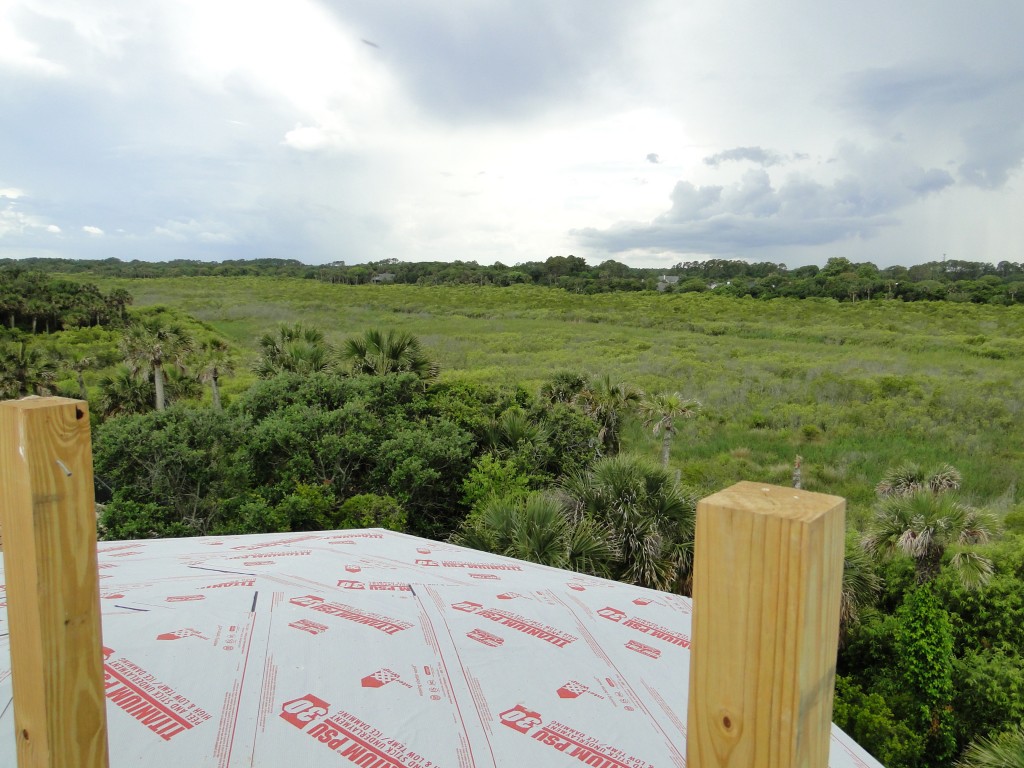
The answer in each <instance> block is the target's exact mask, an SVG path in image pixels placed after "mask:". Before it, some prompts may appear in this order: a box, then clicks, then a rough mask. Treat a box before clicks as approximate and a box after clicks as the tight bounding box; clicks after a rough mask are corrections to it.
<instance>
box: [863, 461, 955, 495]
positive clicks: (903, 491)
mask: <svg viewBox="0 0 1024 768" xmlns="http://www.w3.org/2000/svg"><path fill="white" fill-rule="evenodd" d="M961 481H962V478H961V476H960V471H959V470H958V469H957V468H956V467H954V466H953V465H952V464H943V465H942V466H941V467H939V468H937V469H936V470H935V471H934V472H932V473H931V474H928V473H927V472H925V471H924V470H923V469H922V468H921V467H920V466H918V465H917V464H914V463H913V462H907V463H905V464H900V465H899V466H898V467H894V468H892V469H889V470H888V471H886V473H885V475H883V476H882V479H881V481H880V482H879V483H878V485H876V486H875V492H876V493H877V494H878V495H879V496H910V495H912V494H915V493H918V492H919V491H930V492H931V493H945V492H946V491H956V490H959V489H960V483H961Z"/></svg>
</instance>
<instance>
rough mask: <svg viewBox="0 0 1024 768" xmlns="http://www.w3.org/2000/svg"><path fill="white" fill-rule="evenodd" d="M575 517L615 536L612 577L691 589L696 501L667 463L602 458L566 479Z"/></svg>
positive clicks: (564, 486) (563, 486)
mask: <svg viewBox="0 0 1024 768" xmlns="http://www.w3.org/2000/svg"><path fill="white" fill-rule="evenodd" d="M561 492H562V493H563V494H564V496H565V498H566V500H567V502H568V504H569V508H570V509H571V510H572V514H573V516H574V518H576V519H589V520H593V521H594V522H595V523H596V524H597V525H599V526H601V527H603V528H606V529H607V530H609V531H610V532H611V535H612V536H613V537H614V540H615V543H616V545H617V548H618V557H617V559H616V563H615V567H614V570H613V572H612V573H613V577H614V578H616V579H617V580H619V581H624V582H626V583H629V584H639V585H640V586H644V587H650V588H652V589H667V590H678V591H683V592H685V591H688V588H689V580H690V576H691V566H692V553H693V534H694V526H695V510H696V499H695V498H694V496H693V495H692V494H690V493H687V492H686V491H685V490H683V489H682V488H681V487H680V486H679V485H678V484H677V483H676V481H675V480H674V479H673V478H672V477H671V476H670V475H669V473H668V472H666V471H665V470H664V469H663V468H662V467H658V466H655V465H654V464H651V463H650V462H648V461H647V460H645V459H643V458H640V457H637V456H631V455H626V454H623V455H619V456H611V457H607V458H604V459H601V460H599V461H598V462H596V463H595V464H594V466H593V469H591V470H590V471H589V472H586V473H583V474H575V475H570V476H568V477H567V478H566V479H565V480H563V481H562V483H561Z"/></svg>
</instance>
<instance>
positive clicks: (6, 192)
mask: <svg viewBox="0 0 1024 768" xmlns="http://www.w3.org/2000/svg"><path fill="white" fill-rule="evenodd" d="M24 196H25V193H24V192H22V191H21V190H20V189H15V188H14V187H6V188H5V187H0V197H4V198H7V199H8V200H17V199H18V198H19V197H24Z"/></svg>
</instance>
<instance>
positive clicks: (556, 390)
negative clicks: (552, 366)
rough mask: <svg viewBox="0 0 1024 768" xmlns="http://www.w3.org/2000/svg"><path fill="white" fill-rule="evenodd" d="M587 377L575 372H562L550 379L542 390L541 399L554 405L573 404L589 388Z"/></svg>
mask: <svg viewBox="0 0 1024 768" xmlns="http://www.w3.org/2000/svg"><path fill="white" fill-rule="evenodd" d="M587 384H588V381H587V377H586V376H584V375H583V374H581V373H575V372H573V371H561V372H559V373H556V374H555V375H554V376H552V377H551V378H550V379H548V380H547V381H546V382H544V384H543V385H542V386H541V388H540V396H541V399H543V400H545V401H546V402H548V403H551V404H552V405H553V404H555V403H566V404H571V403H573V402H575V401H576V398H577V397H578V396H579V394H580V393H581V392H583V390H585V389H586V388H587Z"/></svg>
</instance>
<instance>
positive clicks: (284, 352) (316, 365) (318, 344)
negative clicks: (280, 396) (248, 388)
mask: <svg viewBox="0 0 1024 768" xmlns="http://www.w3.org/2000/svg"><path fill="white" fill-rule="evenodd" d="M259 344H260V359H259V360H258V361H257V362H256V365H255V366H253V371H254V372H255V373H256V375H257V376H259V377H260V378H261V379H269V378H272V377H274V376H276V375H277V374H279V373H283V372H289V373H299V374H310V373H318V372H321V371H326V370H328V369H329V368H330V367H331V364H332V358H333V356H334V352H333V350H332V349H331V347H330V346H329V345H328V344H327V343H326V342H325V341H324V334H323V331H321V330H320V329H319V328H310V327H308V326H305V325H303V324H302V323H296V324H295V325H281V326H278V328H277V334H276V335H275V334H272V333H265V334H263V336H262V337H261V338H260V341H259Z"/></svg>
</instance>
